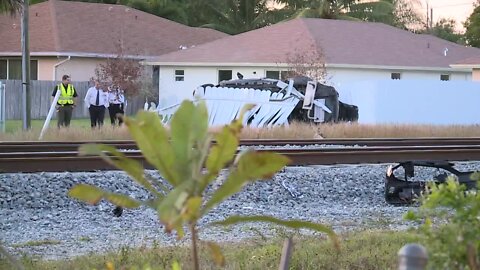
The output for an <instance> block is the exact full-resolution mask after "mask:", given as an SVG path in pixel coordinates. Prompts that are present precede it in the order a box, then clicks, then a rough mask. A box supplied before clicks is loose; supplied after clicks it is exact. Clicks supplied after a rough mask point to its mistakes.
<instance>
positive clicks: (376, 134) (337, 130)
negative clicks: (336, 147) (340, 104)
mask: <svg viewBox="0 0 480 270" xmlns="http://www.w3.org/2000/svg"><path fill="white" fill-rule="evenodd" d="M317 128H318V132H319V134H320V135H321V136H323V137H325V138H419V137H480V125H448V126H438V125H437V126H436V125H394V124H391V125H386V124H384V125H367V124H357V123H341V124H321V125H318V126H317Z"/></svg>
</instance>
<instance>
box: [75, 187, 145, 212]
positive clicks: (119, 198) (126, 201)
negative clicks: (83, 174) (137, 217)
mask: <svg viewBox="0 0 480 270" xmlns="http://www.w3.org/2000/svg"><path fill="white" fill-rule="evenodd" d="M68 196H70V197H72V198H75V199H78V200H81V201H84V202H86V203H89V204H92V205H96V204H97V203H98V202H100V200H102V199H106V200H108V201H109V202H111V203H113V204H115V205H117V206H121V207H125V208H137V207H139V206H140V205H141V203H140V202H138V201H136V200H134V199H132V198H130V197H128V196H126V195H123V194H117V193H112V192H107V191H104V190H102V189H100V188H97V187H95V186H92V185H87V184H78V185H76V186H74V187H73V188H71V189H70V190H69V191H68Z"/></svg>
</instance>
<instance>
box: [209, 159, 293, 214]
mask: <svg viewBox="0 0 480 270" xmlns="http://www.w3.org/2000/svg"><path fill="white" fill-rule="evenodd" d="M289 162H290V160H289V159H288V158H287V157H285V156H282V155H279V154H277V153H273V152H254V151H247V152H245V153H243V154H242V156H241V157H240V158H239V161H238V166H237V167H236V168H234V169H233V171H232V172H231V173H230V175H229V176H228V177H227V179H226V180H225V182H224V183H223V184H222V185H221V186H220V188H218V189H217V190H216V191H215V193H213V195H212V198H211V199H210V201H208V203H207V204H206V205H205V208H204V214H205V213H206V212H208V210H210V209H211V208H212V207H214V206H215V205H217V204H218V203H220V202H222V201H223V200H225V199H227V198H228V197H230V196H232V195H233V194H235V193H237V192H238V191H240V190H241V188H242V187H243V186H244V185H245V184H247V183H248V182H252V181H256V180H259V179H268V178H271V177H272V176H273V175H274V174H275V172H277V171H278V170H280V169H281V168H283V167H284V166H286V165H287V164H288V163H289Z"/></svg>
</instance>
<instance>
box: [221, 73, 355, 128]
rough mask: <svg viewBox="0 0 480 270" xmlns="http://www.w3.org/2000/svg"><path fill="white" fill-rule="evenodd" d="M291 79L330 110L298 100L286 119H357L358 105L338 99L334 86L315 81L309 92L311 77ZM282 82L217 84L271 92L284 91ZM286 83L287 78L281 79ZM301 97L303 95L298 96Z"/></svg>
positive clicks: (314, 120) (306, 93)
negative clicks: (307, 104)
mask: <svg viewBox="0 0 480 270" xmlns="http://www.w3.org/2000/svg"><path fill="white" fill-rule="evenodd" d="M291 79H292V80H293V88H294V89H296V90H297V91H298V92H299V93H300V94H301V95H303V96H304V97H308V96H309V94H310V93H312V94H313V95H312V97H311V98H312V100H322V102H324V103H323V105H324V106H326V107H327V108H329V109H330V111H331V112H326V111H325V110H324V109H322V108H321V107H320V106H318V105H317V104H315V103H313V104H311V105H310V108H307V107H308V106H305V102H303V103H302V102H299V103H297V105H296V106H295V108H294V109H293V111H292V113H291V114H290V116H289V117H288V120H297V121H301V122H310V121H313V122H316V123H319V122H323V123H328V122H341V121H345V122H355V121H357V120H358V107H357V106H355V105H351V104H347V103H344V102H341V101H340V100H339V94H338V92H337V90H335V88H334V87H332V86H328V85H324V84H321V83H319V82H317V83H316V84H315V85H314V86H313V88H314V89H311V92H310V93H309V89H308V88H309V83H310V84H311V82H312V81H313V79H311V78H309V77H306V76H297V77H294V78H291ZM279 82H282V81H280V80H277V79H269V78H263V79H243V78H242V79H238V80H227V81H221V82H220V83H219V85H218V86H220V87H230V88H255V89H261V90H269V91H271V92H272V93H276V92H281V91H284V90H285V88H282V87H281V86H280V85H281V84H279ZM283 82H284V83H285V84H288V82H289V80H286V81H283ZM310 86H311V85H310ZM299 98H302V99H303V97H301V96H300V97H299Z"/></svg>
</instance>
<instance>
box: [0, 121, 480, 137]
mask: <svg viewBox="0 0 480 270" xmlns="http://www.w3.org/2000/svg"><path fill="white" fill-rule="evenodd" d="M43 122H44V121H43V120H32V129H31V130H29V131H23V130H22V122H21V120H8V121H7V124H6V133H0V140H1V141H32V140H33V141H35V140H37V139H38V134H39V133H40V129H41V127H42V125H43ZM50 124H51V128H50V129H49V130H47V132H46V133H45V135H44V137H43V140H46V141H66V140H68V141H88V140H115V139H116V140H124V139H127V140H128V139H132V137H131V136H130V134H129V133H128V130H127V129H126V128H125V127H120V128H118V127H117V128H113V127H111V126H110V125H105V126H103V127H102V128H100V129H96V130H92V129H91V128H90V120H89V119H73V120H72V123H71V126H70V128H68V129H60V130H58V129H57V128H56V122H55V120H54V121H52V122H51V123H50ZM217 130H218V129H216V128H211V129H210V131H211V132H215V131H217ZM409 137H411V138H412V137H413V138H418V137H480V126H479V125H450V126H434V125H386V124H385V125H368V124H357V123H337V124H319V125H315V124H311V123H298V122H294V123H291V124H290V125H289V126H288V127H284V126H281V127H273V128H251V127H246V128H243V129H242V132H241V134H240V138H242V139H282V138H283V139H320V138H328V139H333V138H409Z"/></svg>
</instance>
